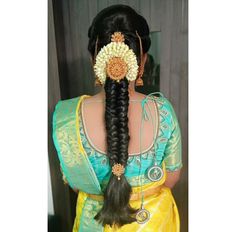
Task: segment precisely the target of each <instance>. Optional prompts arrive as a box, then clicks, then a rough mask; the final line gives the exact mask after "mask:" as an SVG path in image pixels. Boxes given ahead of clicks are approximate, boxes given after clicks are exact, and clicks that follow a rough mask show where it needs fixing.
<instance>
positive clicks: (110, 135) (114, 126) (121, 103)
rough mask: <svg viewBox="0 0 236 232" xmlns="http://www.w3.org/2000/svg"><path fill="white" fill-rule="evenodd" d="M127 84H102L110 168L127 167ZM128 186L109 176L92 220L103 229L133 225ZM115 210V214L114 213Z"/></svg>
mask: <svg viewBox="0 0 236 232" xmlns="http://www.w3.org/2000/svg"><path fill="white" fill-rule="evenodd" d="M128 87H129V83H128V80H127V79H126V78H125V79H123V80H121V81H120V83H117V82H116V81H114V80H111V79H107V80H106V82H105V86H104V88H105V92H106V107H105V121H106V122H105V123H106V130H107V147H108V150H107V155H108V158H109V162H110V166H112V165H113V164H114V163H121V164H123V165H124V166H126V165H127V160H128V146H129V140H130V136H129V129H128V106H129V92H128ZM131 192H132V189H131V186H130V184H129V183H128V181H127V179H126V177H125V176H124V175H122V176H121V179H120V180H118V178H117V176H115V175H114V174H113V173H111V176H110V179H109V182H108V184H107V187H106V189H105V191H104V204H103V207H102V209H101V210H100V212H98V214H97V215H96V216H95V219H96V220H98V221H99V222H100V223H102V224H103V225H106V224H108V225H110V226H112V225H113V224H115V225H116V226H118V227H120V226H122V225H125V224H128V223H131V222H134V221H135V218H134V216H133V214H134V213H136V212H137V210H136V209H133V208H131V206H130V205H129V199H130V194H131ZM114 209H115V210H114Z"/></svg>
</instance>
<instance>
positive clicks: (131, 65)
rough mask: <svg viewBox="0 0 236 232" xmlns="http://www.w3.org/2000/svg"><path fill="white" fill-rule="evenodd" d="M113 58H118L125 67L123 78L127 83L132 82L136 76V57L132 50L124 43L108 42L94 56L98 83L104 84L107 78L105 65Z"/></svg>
mask: <svg viewBox="0 0 236 232" xmlns="http://www.w3.org/2000/svg"><path fill="white" fill-rule="evenodd" d="M113 57H120V58H121V59H122V60H123V61H124V62H125V63H126V65H127V73H126V74H125V77H126V78H127V80H128V81H133V80H135V79H136V77H137V75H138V68H139V67H138V62H137V57H136V55H135V53H134V52H133V50H132V49H129V46H128V45H127V44H125V43H124V42H110V43H109V44H107V45H106V46H104V47H103V48H102V49H101V50H100V51H99V53H98V54H97V56H96V62H95V65H94V72H95V74H96V76H97V77H98V79H99V81H100V82H101V83H102V84H104V83H105V81H106V77H107V70H106V67H107V64H108V63H109V61H110V60H111V58H113Z"/></svg>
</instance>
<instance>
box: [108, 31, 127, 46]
mask: <svg viewBox="0 0 236 232" xmlns="http://www.w3.org/2000/svg"><path fill="white" fill-rule="evenodd" d="M111 41H112V42H117V43H118V42H121V43H122V42H124V41H125V37H124V35H123V34H122V33H121V32H119V31H116V32H114V33H113V34H112V36H111Z"/></svg>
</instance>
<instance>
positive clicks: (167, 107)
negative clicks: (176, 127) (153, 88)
mask: <svg viewBox="0 0 236 232" xmlns="http://www.w3.org/2000/svg"><path fill="white" fill-rule="evenodd" d="M154 93H155V95H154V94H153V93H150V94H149V95H147V96H153V98H152V99H154V100H155V101H156V102H157V104H158V109H159V111H160V114H161V115H162V116H163V117H165V118H169V119H170V121H172V122H173V121H175V120H176V119H177V116H176V112H175V108H174V104H173V103H172V100H170V98H168V97H166V96H165V95H164V94H163V93H162V92H154ZM156 93H158V96H156Z"/></svg>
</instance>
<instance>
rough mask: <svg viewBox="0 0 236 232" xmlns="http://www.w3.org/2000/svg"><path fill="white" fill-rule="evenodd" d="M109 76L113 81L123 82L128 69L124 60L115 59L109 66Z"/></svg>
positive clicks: (111, 60)
mask: <svg viewBox="0 0 236 232" xmlns="http://www.w3.org/2000/svg"><path fill="white" fill-rule="evenodd" d="M106 70H107V75H108V76H109V77H110V78H111V79H113V80H117V81H119V80H121V79H123V78H124V77H125V75H126V73H127V71H128V68H127V65H126V63H125V61H124V60H123V59H121V58H120V57H113V58H111V59H110V60H109V62H108V64H107V68H106Z"/></svg>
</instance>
